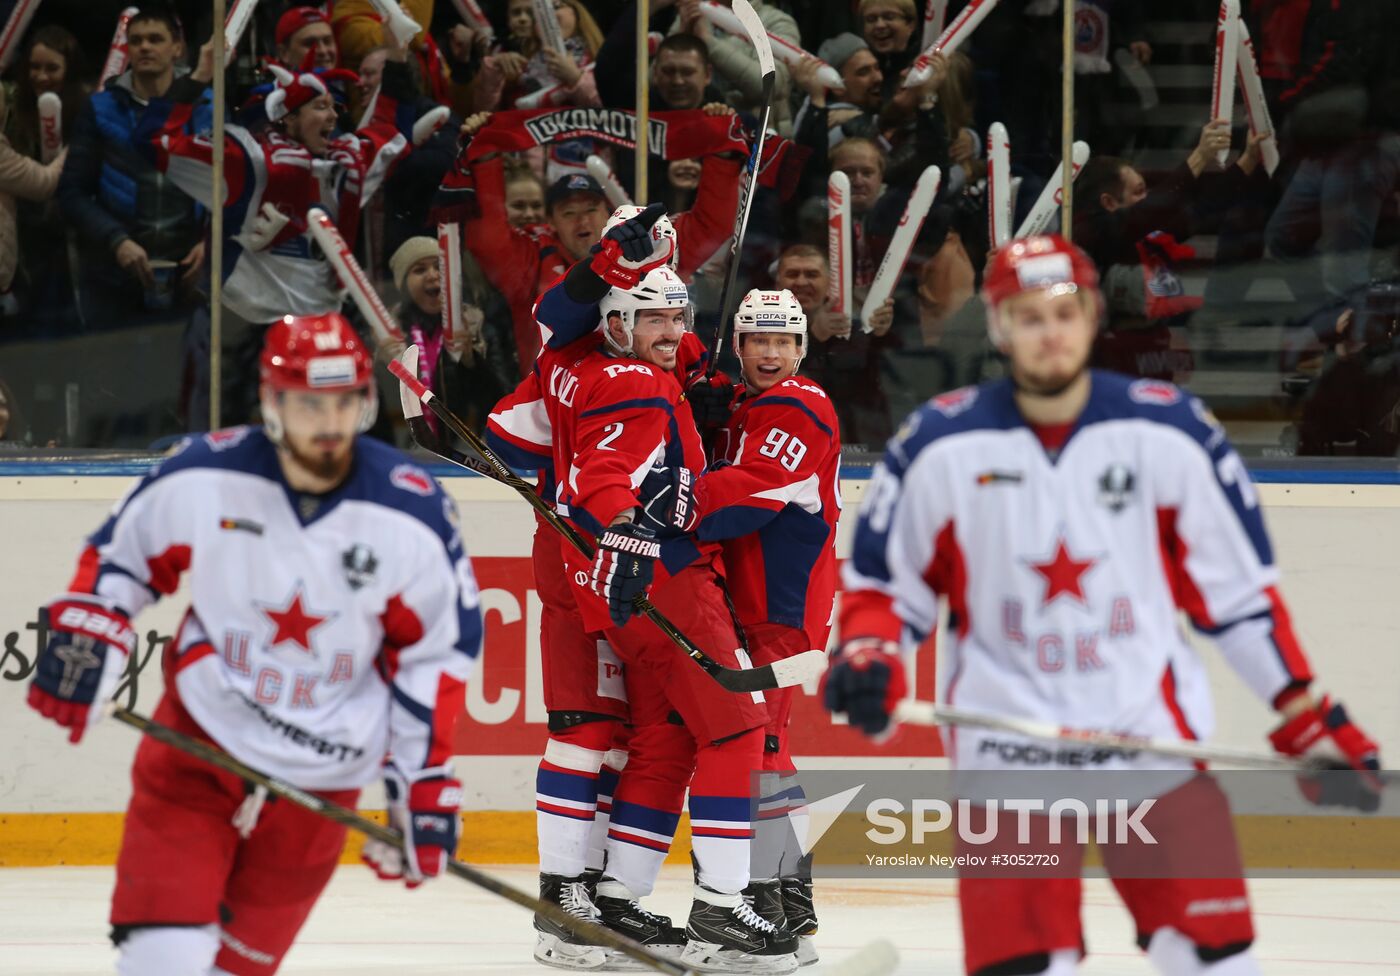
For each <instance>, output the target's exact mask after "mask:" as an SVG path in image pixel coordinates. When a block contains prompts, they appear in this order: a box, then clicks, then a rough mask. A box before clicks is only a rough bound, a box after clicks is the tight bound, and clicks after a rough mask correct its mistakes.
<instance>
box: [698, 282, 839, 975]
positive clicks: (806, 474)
mask: <svg viewBox="0 0 1400 976" xmlns="http://www.w3.org/2000/svg"><path fill="white" fill-rule="evenodd" d="M806 342H807V316H806V314H805V313H803V311H802V306H801V305H800V304H798V302H797V299H796V298H794V297H793V294H792V292H790V291H787V290H785V289H784V290H782V291H764V290H762V289H757V288H756V289H754V290H753V291H750V292H749V293H748V294H747V295H745V296H744V299H743V301H742V302H740V303H739V310H738V313H737V314H736V315H735V316H734V354H735V356H737V357H738V359H739V364H740V367H741V370H742V380H743V382H742V384H741V385H740V387H739V390H738V396H737V400H736V402H735V404H734V410H733V414H732V416H731V417H730V418H729V420H728V423H727V424H726V425H725V426H724V428H723V429H722V430H720V431H719V436H718V438H717V443H716V448H715V457H716V463H715V464H714V466H713V469H712V470H711V471H710V472H709V473H707V474H705V475H704V476H703V477H702V478H700V479H699V481H698V482H697V483H696V487H695V505H696V508H697V509H698V511H699V513H700V520H699V524H698V525H697V528H696V536H697V538H699V539H701V540H706V541H713V540H718V541H722V542H723V547H724V566H725V571H726V572H725V576H726V585H727V587H728V590H729V593H730V595H731V598H732V600H733V604H734V609H735V614H736V616H737V617H738V620H739V624H740V627H741V628H742V631H743V633H744V635H745V639H746V642H747V649H748V652H749V655H750V657H751V658H752V660H753V662H754V664H755V665H758V666H762V665H765V664H772V663H773V662H774V661H777V660H781V659H783V658H787V657H791V656H792V655H794V654H800V653H802V652H803V651H808V650H812V649H819V650H820V649H825V648H826V641H827V636H828V635H829V633H830V630H831V622H832V611H833V607H834V604H835V599H836V550H835V544H836V522H837V519H838V517H839V516H840V513H841V484H840V465H841V435H840V431H839V430H838V426H837V420H836V411H835V409H834V408H833V407H832V404H831V400H830V399H829V398H828V397H827V395H826V393H825V391H823V390H822V388H821V387H820V386H819V385H817V384H816V383H815V382H813V381H812V380H809V379H806V378H804V377H800V376H798V375H797V369H798V367H799V366H800V365H801V363H802V355H803V353H804V352H805V351H806ZM714 389H715V388H714V387H711V386H707V385H699V386H693V387H692V389H691V392H690V393H689V394H688V396H690V397H692V398H695V397H696V396H697V395H699V396H701V397H703V396H707V395H710V391H712V390H714ZM795 692H796V689H795V688H782V689H779V690H776V691H769V692H765V698H766V699H767V703H768V725H767V728H766V730H765V732H766V735H765V741H764V756H763V769H764V775H763V776H762V777H761V778H760V784H761V795H760V797H759V806H758V811H759V822H758V826H757V828H756V831H755V837H754V856H753V870H754V880H753V883H752V885H751V887H750V892H749V893H750V894H751V895H752V897H753V899H754V908H755V910H757V911H758V912H759V914H761V915H763V916H764V917H765V918H767V919H769V921H773V922H776V923H778V924H785V925H786V927H787V928H788V929H789V930H790V931H791V932H792V934H794V935H797V936H799V937H800V940H799V944H798V955H797V958H798V962H799V963H801V964H804V965H805V964H806V963H809V962H815V961H816V958H817V957H816V949H815V948H814V947H813V945H812V936H813V935H815V934H816V929H817V920H816V915H815V913H814V912H813V909H812V889H811V880H810V879H811V874H810V864H809V863H806V862H805V861H804V860H803V859H802V857H801V852H800V851H798V850H794V849H793V845H792V843H791V840H790V830H789V829H788V822H789V821H788V817H787V816H786V814H787V812H788V810H789V809H790V808H793V807H797V806H800V805H801V802H802V799H803V797H802V793H801V787H800V786H798V784H797V780H796V775H795V774H796V772H797V768H796V767H795V766H794V765H793V762H792V755H791V753H790V752H789V751H788V736H787V729H788V722H789V719H790V717H791V712H792V698H793V695H794V693H795ZM770 834H771V835H772V836H770Z"/></svg>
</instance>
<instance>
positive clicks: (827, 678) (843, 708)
mask: <svg viewBox="0 0 1400 976" xmlns="http://www.w3.org/2000/svg"><path fill="white" fill-rule="evenodd" d="M907 692H908V684H907V682H906V681H905V677H904V660H903V659H902V658H901V657H900V655H899V648H898V647H896V646H895V645H894V644H891V643H890V642H889V641H882V640H880V639H879V638H878V637H857V638H855V639H854V640H849V641H847V642H846V643H844V644H842V645H841V649H840V650H838V651H837V652H836V657H835V658H833V659H832V662H831V667H830V668H829V669H828V670H827V672H826V674H825V675H824V676H823V677H822V701H823V703H825V705H826V710H827V711H828V712H833V713H838V714H839V713H841V712H845V713H846V717H847V719H849V721H850V723H851V724H852V725H854V726H855V727H856V728H858V729H860V730H861V731H862V732H864V733H865V734H866V735H869V736H877V735H880V734H881V733H882V732H884V731H885V729H887V728H888V727H889V724H890V716H891V715H893V714H894V707H895V705H897V704H898V703H899V700H900V699H901V698H903V697H904V696H905V694H906V693H907Z"/></svg>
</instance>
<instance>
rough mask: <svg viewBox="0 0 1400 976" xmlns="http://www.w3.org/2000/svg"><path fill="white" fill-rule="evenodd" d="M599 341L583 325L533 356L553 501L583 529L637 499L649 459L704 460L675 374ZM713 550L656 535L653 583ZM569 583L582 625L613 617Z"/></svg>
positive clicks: (583, 564)
mask: <svg viewBox="0 0 1400 976" xmlns="http://www.w3.org/2000/svg"><path fill="white" fill-rule="evenodd" d="M558 290H559V291H562V289H558ZM690 338H692V339H693V336H691V337H690ZM695 342H696V343H697V344H698V340H695ZM605 349H606V347H605V346H604V344H603V337H602V336H601V335H600V334H598V333H592V334H590V335H588V336H585V337H584V338H582V339H580V340H578V341H577V342H574V343H570V344H569V345H567V346H565V347H563V348H561V349H550V348H545V349H544V350H543V351H542V352H541V353H540V357H539V359H538V360H537V362H536V368H537V370H538V371H539V374H540V386H541V391H542V392H543V394H544V403H545V409H546V410H547V412H548V414H549V419H550V425H551V427H552V428H553V436H554V470H555V474H556V477H557V479H558V484H557V486H556V488H555V508H556V510H557V511H558V512H559V514H560V515H563V516H564V517H566V518H568V519H569V520H570V521H572V522H573V523H574V524H575V525H576V526H577V527H578V528H579V529H581V530H582V531H584V532H585V533H587V534H589V535H591V536H597V534H598V533H599V532H601V531H602V529H603V528H604V527H605V526H607V525H609V524H610V523H611V522H612V521H613V519H614V518H616V517H617V516H618V515H619V514H621V513H622V512H625V511H629V510H631V509H634V508H636V507H638V505H639V501H638V499H639V497H640V494H641V487H642V481H643V480H644V479H645V478H646V476H647V474H648V472H650V471H651V469H652V467H653V466H666V467H680V466H684V467H688V468H692V469H694V470H696V471H699V470H701V469H703V468H704V466H705V451H704V447H703V446H702V445H701V443H700V435H699V433H698V432H697V431H696V429H695V419H694V418H693V417H692V416H691V413H690V404H689V403H687V402H686V400H685V398H684V397H683V396H682V393H681V386H680V383H678V382H677V381H676V378H675V376H674V375H672V374H671V373H668V372H665V371H663V370H661V369H660V368H658V367H656V366H652V365H650V364H648V363H644V362H642V361H640V360H637V359H624V358H620V357H617V356H612V355H609V354H608V353H607V352H606V351H605ZM561 541H562V540H561ZM562 545H563V546H564V565H565V569H566V570H567V571H568V572H569V574H570V576H571V577H572V576H574V575H576V574H577V573H578V572H580V571H586V570H588V569H589V562H588V561H587V560H585V559H584V558H583V556H581V555H580V554H579V553H578V552H577V551H575V550H574V548H573V547H572V546H570V545H569V544H568V543H567V542H562ZM718 553H719V546H718V544H716V543H701V544H698V545H697V543H696V542H695V541H694V540H693V539H692V538H691V537H690V536H679V537H676V538H672V539H663V540H662V550H661V559H660V561H659V562H660V565H658V566H657V572H656V584H657V585H661V584H662V583H663V582H664V581H665V580H666V579H667V578H668V577H669V576H671V575H674V574H675V573H678V572H680V570H682V569H684V568H685V567H686V566H688V565H690V564H691V563H693V562H696V561H697V560H701V559H704V558H711V559H712V558H714V557H715V556H717V555H718ZM574 593H575V596H576V597H577V599H578V603H579V612H580V613H581V614H582V616H583V621H584V624H585V626H587V627H589V628H590V629H595V630H603V629H606V628H608V627H611V626H612V622H611V620H610V618H609V617H608V609H607V604H606V603H605V602H604V601H603V600H601V599H599V598H598V597H597V596H596V595H595V594H593V593H592V592H591V591H589V590H587V589H585V588H581V587H575V589H574Z"/></svg>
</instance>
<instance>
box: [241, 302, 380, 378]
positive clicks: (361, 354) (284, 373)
mask: <svg viewBox="0 0 1400 976" xmlns="http://www.w3.org/2000/svg"><path fill="white" fill-rule="evenodd" d="M373 369H374V359H373V357H371V356H370V354H369V350H368V349H366V348H365V343H364V340H362V339H361V338H360V336H359V334H358V333H357V332H356V331H355V329H354V326H352V325H351V324H350V322H349V321H348V320H347V319H346V318H345V316H343V315H341V314H340V313H339V312H326V313H325V314H323V315H284V316H282V319H281V321H278V322H274V323H273V324H272V327H271V328H270V329H268V330H267V336H266V338H265V339H264V340H263V351H262V370H261V374H262V375H261V379H262V381H263V382H264V383H265V384H267V385H268V386H270V387H272V388H273V389H274V390H310V391H312V392H317V393H319V392H322V391H325V392H328V393H329V392H336V391H343V390H359V389H363V388H365V387H367V386H369V385H370V378H371V376H372V375H373Z"/></svg>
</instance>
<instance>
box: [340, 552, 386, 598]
mask: <svg viewBox="0 0 1400 976" xmlns="http://www.w3.org/2000/svg"><path fill="white" fill-rule="evenodd" d="M340 568H341V569H343V570H345V582H347V583H349V584H350V589H352V590H358V589H360V588H362V587H364V586H365V585H366V584H368V583H372V582H374V574H375V573H376V572H377V571H378V570H379V560H378V559H376V558H375V556H374V550H373V549H371V548H370V547H369V546H363V545H360V543H358V542H357V543H355V544H354V545H353V546H351V547H350V548H349V549H346V550H345V551H344V552H342V553H341V554H340Z"/></svg>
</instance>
